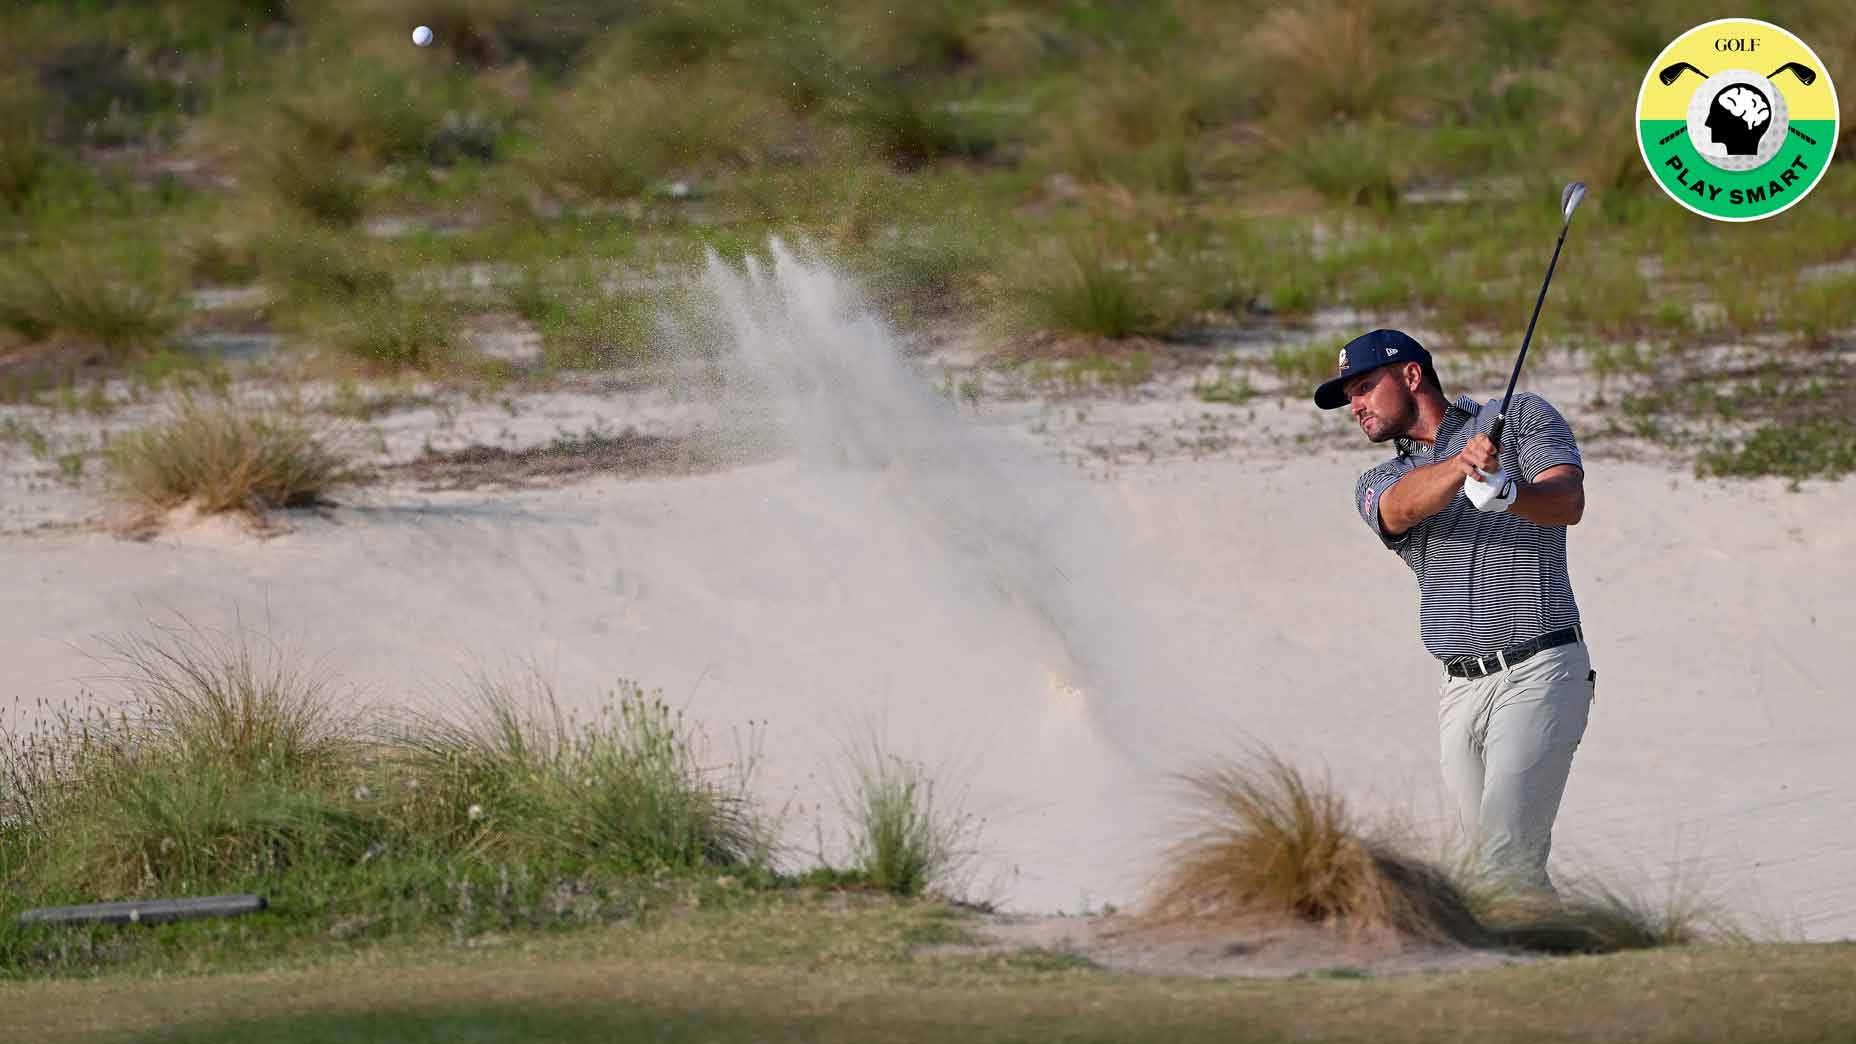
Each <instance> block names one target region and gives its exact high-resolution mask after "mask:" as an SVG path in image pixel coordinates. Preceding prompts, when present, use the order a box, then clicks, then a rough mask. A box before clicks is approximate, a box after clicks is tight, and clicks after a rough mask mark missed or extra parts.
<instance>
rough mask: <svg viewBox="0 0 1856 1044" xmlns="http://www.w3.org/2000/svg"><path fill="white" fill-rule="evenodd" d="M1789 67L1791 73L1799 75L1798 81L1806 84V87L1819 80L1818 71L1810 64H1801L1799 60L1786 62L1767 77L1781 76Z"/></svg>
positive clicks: (1774, 78)
mask: <svg viewBox="0 0 1856 1044" xmlns="http://www.w3.org/2000/svg"><path fill="white" fill-rule="evenodd" d="M1787 69H1789V70H1791V74H1792V75H1793V76H1796V77H1798V82H1799V83H1802V84H1804V85H1805V86H1806V87H1809V86H1811V85H1812V84H1814V83H1816V82H1817V73H1816V71H1814V70H1813V69H1812V68H1811V67H1810V66H1808V65H1800V64H1799V63H1797V62H1786V63H1785V64H1784V65H1781V66H1779V67H1778V68H1777V69H1774V70H1772V75H1771V76H1768V77H1766V79H1768V80H1776V79H1778V78H1779V74H1780V73H1782V72H1785V71H1786V70H1787Z"/></svg>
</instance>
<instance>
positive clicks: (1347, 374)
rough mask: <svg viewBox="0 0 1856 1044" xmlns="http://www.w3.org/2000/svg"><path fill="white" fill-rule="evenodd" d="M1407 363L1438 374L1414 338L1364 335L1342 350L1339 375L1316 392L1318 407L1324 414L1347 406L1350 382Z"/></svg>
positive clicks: (1375, 333) (1391, 333) (1402, 334)
mask: <svg viewBox="0 0 1856 1044" xmlns="http://www.w3.org/2000/svg"><path fill="white" fill-rule="evenodd" d="M1408 362H1415V363H1421V364H1422V365H1423V366H1424V372H1425V373H1426V374H1427V375H1429V376H1430V377H1431V378H1432V379H1435V378H1436V376H1437V371H1436V370H1434V369H1432V368H1431V353H1430V352H1427V351H1425V350H1424V346H1423V345H1421V344H1419V343H1418V342H1417V341H1414V340H1412V338H1411V335H1409V334H1407V333H1405V332H1403V331H1401V330H1374V331H1373V332H1371V333H1363V334H1361V335H1360V336H1358V337H1355V338H1354V339H1353V340H1351V341H1348V342H1347V346H1346V347H1345V348H1342V349H1341V350H1340V374H1339V376H1336V377H1334V378H1333V379H1332V380H1329V381H1325V382H1323V383H1322V385H1321V387H1319V388H1316V389H1315V405H1316V406H1319V407H1321V408H1322V409H1324V410H1337V409H1339V408H1341V407H1342V406H1345V405H1347V393H1346V392H1345V391H1344V390H1343V389H1344V388H1345V387H1346V384H1347V382H1348V381H1349V380H1352V379H1353V378H1355V377H1358V376H1359V375H1361V374H1363V373H1366V372H1367V371H1369V370H1377V369H1379V368H1380V367H1381V366H1387V365H1390V364H1392V363H1408Z"/></svg>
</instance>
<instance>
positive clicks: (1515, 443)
mask: <svg viewBox="0 0 1856 1044" xmlns="http://www.w3.org/2000/svg"><path fill="white" fill-rule="evenodd" d="M1498 409H1500V404H1499V403H1498V402H1495V401H1491V402H1490V403H1489V404H1488V405H1487V406H1481V405H1478V404H1477V403H1476V401H1475V400H1474V399H1471V398H1469V397H1467V396H1462V397H1459V398H1458V399H1457V401H1456V402H1455V403H1453V404H1451V406H1450V407H1449V409H1448V410H1446V411H1445V416H1444V418H1443V421H1442V422H1441V423H1440V424H1438V426H1437V441H1436V442H1435V443H1434V444H1432V445H1426V444H1424V443H1422V442H1414V441H1410V440H1406V439H1400V440H1399V441H1398V455H1397V456H1395V457H1393V458H1392V459H1391V460H1388V461H1386V462H1385V463H1384V464H1381V465H1379V466H1378V467H1376V468H1373V469H1372V470H1371V471H1368V472H1367V473H1366V474H1364V475H1361V476H1360V481H1359V483H1358V484H1357V485H1356V486H1355V487H1354V495H1353V504H1354V507H1356V508H1358V509H1359V511H1360V518H1361V519H1362V520H1364V521H1365V522H1366V524H1367V525H1368V526H1370V527H1371V528H1372V530H1373V532H1374V533H1376V534H1378V536H1379V539H1380V540H1381V541H1383V542H1384V543H1385V546H1386V547H1388V548H1390V549H1392V550H1393V551H1396V552H1398V555H1399V557H1400V558H1403V559H1404V560H1405V564H1406V565H1408V566H1410V567H1411V571H1412V572H1413V573H1415V574H1417V577H1418V600H1419V607H1418V630H1419V633H1420V634H1421V635H1422V636H1423V638H1424V647H1425V648H1426V649H1429V650H1430V651H1431V655H1433V656H1436V657H1437V658H1438V659H1453V658H1455V657H1458V656H1488V655H1491V654H1493V653H1495V652H1498V651H1500V650H1503V649H1509V648H1513V647H1514V646H1516V645H1519V644H1520V643H1522V642H1525V641H1527V640H1529V639H1531V638H1535V637H1538V636H1540V635H1542V634H1546V633H1547V632H1549V631H1557V630H1559V629H1560V628H1562V627H1570V626H1572V625H1573V624H1576V623H1578V622H1579V606H1578V604H1577V603H1576V602H1574V601H1573V597H1572V580H1571V578H1570V577H1569V576H1568V575H1567V572H1566V527H1565V526H1540V525H1535V524H1534V523H1532V522H1529V521H1528V520H1527V519H1524V518H1522V517H1521V516H1519V515H1515V514H1510V513H1508V512H1501V513H1499V514H1497V513H1486V512H1482V511H1477V510H1476V506H1475V505H1474V504H1471V503H1470V502H1469V498H1467V497H1465V496H1464V495H1463V494H1462V493H1461V492H1459V493H1458V494H1457V495H1456V498H1455V499H1454V500H1452V501H1451V502H1450V505H1449V506H1448V507H1446V508H1444V509H1443V510H1442V511H1439V512H1438V513H1437V514H1435V515H1432V516H1431V517H1430V518H1427V519H1425V520H1424V521H1422V522H1419V523H1418V524H1417V525H1415V526H1413V527H1411V528H1410V529H1409V530H1406V531H1405V532H1404V533H1401V534H1400V535H1398V536H1387V535H1386V532H1385V528H1384V526H1383V524H1382V523H1381V521H1380V518H1379V499H1380V498H1381V497H1383V496H1384V495H1385V492H1386V490H1387V489H1390V488H1391V487H1392V484H1393V483H1395V482H1397V481H1398V480H1399V479H1400V478H1403V477H1404V475H1405V473H1406V472H1408V471H1411V470H1412V469H1413V468H1418V467H1422V466H1423V465H1426V464H1429V463H1431V462H1432V461H1437V460H1443V459H1445V458H1448V457H1453V456H1455V455H1456V454H1458V453H1460V452H1462V449H1463V446H1464V444H1465V443H1467V442H1468V441H1469V440H1470V439H1471V438H1472V437H1474V436H1476V435H1479V434H1481V433H1483V432H1486V431H1488V430H1489V428H1490V427H1491V426H1492V425H1493V424H1494V423H1495V416H1496V411H1497V410H1498ZM1560 464H1573V465H1578V466H1580V467H1583V466H1584V465H1583V464H1582V463H1581V461H1580V459H1579V446H1578V444H1577V443H1576V442H1575V441H1574V440H1573V435H1572V428H1571V427H1570V426H1568V425H1567V423H1566V419H1565V418H1564V417H1562V416H1560V413H1559V411H1558V410H1556V409H1554V408H1553V406H1552V404H1551V403H1549V402H1547V400H1545V399H1543V398H1541V397H1540V396H1538V395H1535V394H1533V393H1531V392H1522V393H1520V394H1518V395H1516V396H1515V397H1514V401H1513V402H1512V403H1510V405H1509V409H1508V423H1507V424H1506V426H1504V428H1503V429H1502V448H1501V465H1502V469H1503V470H1505V471H1506V472H1507V473H1508V474H1510V475H1514V476H1518V477H1520V478H1522V479H1525V480H1526V481H1529V482H1532V481H1534V479H1535V478H1536V477H1537V476H1538V475H1539V474H1540V473H1541V472H1543V471H1545V470H1547V469H1548V468H1551V467H1555V466H1557V465H1560Z"/></svg>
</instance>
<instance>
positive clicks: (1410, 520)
mask: <svg viewBox="0 0 1856 1044" xmlns="http://www.w3.org/2000/svg"><path fill="white" fill-rule="evenodd" d="M1462 490H1463V472H1462V471H1461V470H1460V469H1458V468H1457V466H1456V463H1455V460H1454V459H1452V460H1440V461H1438V462H1437V463H1435V464H1426V465H1425V466H1423V467H1421V468H1413V469H1412V470H1411V471H1408V472H1406V473H1405V477H1404V478H1401V479H1399V480H1398V481H1397V482H1394V483H1393V484H1392V487H1391V488H1390V489H1387V490H1386V493H1385V496H1383V497H1381V498H1379V521H1380V522H1381V523H1383V524H1384V526H1385V530H1386V533H1387V535H1389V536H1398V535H1399V534H1400V533H1403V532H1405V531H1406V530H1408V529H1410V528H1411V527H1412V526H1415V525H1417V524H1418V523H1420V522H1422V521H1424V520H1425V519H1427V518H1430V517H1431V516H1432V515H1435V514H1437V513H1438V512H1439V511H1442V510H1443V509H1444V508H1446V507H1449V506H1450V501H1451V500H1453V499H1455V498H1456V495H1457V494H1458V493H1460V492H1462Z"/></svg>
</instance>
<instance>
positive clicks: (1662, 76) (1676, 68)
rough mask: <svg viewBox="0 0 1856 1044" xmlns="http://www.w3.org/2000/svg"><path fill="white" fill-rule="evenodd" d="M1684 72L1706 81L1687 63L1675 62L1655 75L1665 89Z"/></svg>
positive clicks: (1699, 72)
mask: <svg viewBox="0 0 1856 1044" xmlns="http://www.w3.org/2000/svg"><path fill="white" fill-rule="evenodd" d="M1684 72H1692V73H1694V74H1695V75H1696V76H1701V78H1702V79H1704V80H1705V79H1707V77H1706V76H1703V75H1702V72H1701V70H1700V69H1697V68H1695V67H1694V66H1692V65H1690V64H1689V63H1687V62H1676V63H1675V64H1674V65H1670V66H1666V67H1665V68H1664V69H1663V71H1662V72H1659V73H1657V74H1656V78H1657V79H1659V80H1661V81H1663V86H1664V87H1667V86H1669V85H1670V84H1672V83H1674V82H1676V81H1677V80H1679V79H1681V78H1682V74H1683V73H1684ZM1773 75H1774V76H1777V75H1778V73H1773Z"/></svg>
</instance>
